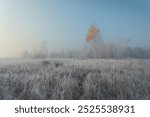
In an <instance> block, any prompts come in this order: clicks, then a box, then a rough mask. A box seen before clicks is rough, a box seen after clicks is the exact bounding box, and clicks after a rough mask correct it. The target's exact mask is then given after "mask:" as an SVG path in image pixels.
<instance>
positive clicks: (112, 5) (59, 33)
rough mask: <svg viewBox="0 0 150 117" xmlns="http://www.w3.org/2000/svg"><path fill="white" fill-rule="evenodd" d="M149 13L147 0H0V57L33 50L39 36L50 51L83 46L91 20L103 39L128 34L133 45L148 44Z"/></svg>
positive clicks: (39, 39)
mask: <svg viewBox="0 0 150 117" xmlns="http://www.w3.org/2000/svg"><path fill="white" fill-rule="evenodd" d="M149 14H150V2H149V1H148V0H132V1H131V0H126V1H120V0H113V1H112V0H94V1H90V0H87V1H86V2H85V1H81V0H75V1H70V0H64V1H61V0H46V1H43V0H24V1H22V0H0V57H14V56H19V55H20V54H21V53H22V51H25V50H28V51H36V50H37V49H38V48H39V45H40V42H41V41H42V40H46V41H47V43H48V48H49V52H53V51H61V50H62V49H68V48H69V49H70V48H80V47H83V45H84V43H85V38H86V33H87V29H88V27H89V26H90V25H91V24H92V23H94V24H96V26H97V27H98V28H100V30H101V33H102V35H103V36H104V37H105V40H106V41H118V40H120V39H122V38H130V39H131V40H132V44H133V45H147V44H148V43H150V35H149V34H150V15H149ZM89 36H90V38H88V40H91V39H93V38H94V37H95V33H90V35H89ZM88 40H87V41H88ZM71 43H73V44H71Z"/></svg>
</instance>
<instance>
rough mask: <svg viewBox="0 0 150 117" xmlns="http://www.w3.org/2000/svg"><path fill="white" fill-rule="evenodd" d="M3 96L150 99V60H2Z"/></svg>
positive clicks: (0, 88)
mask: <svg viewBox="0 0 150 117" xmlns="http://www.w3.org/2000/svg"><path fill="white" fill-rule="evenodd" d="M0 99H13V100H15V99H19V100H20V99H21V100H22V99H25V100H26V99H27V100H28V99H32V100H34V99H40V100H42V99H46V100H49V99H50V100H51V99H58V100H60V99H70V100H72V99H77V100H78V99H79V100H80V99H96V100H101V99H103V100H105V99H129V100H130V99H150V60H143V59H125V60H115V59H85V60H84V59H49V60H44V59H43V60H42V59H41V60H0Z"/></svg>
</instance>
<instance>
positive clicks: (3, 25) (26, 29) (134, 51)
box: [0, 0, 150, 100]
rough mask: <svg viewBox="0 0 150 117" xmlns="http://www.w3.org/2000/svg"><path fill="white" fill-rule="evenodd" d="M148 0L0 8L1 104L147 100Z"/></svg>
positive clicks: (29, 2) (27, 0) (8, 0)
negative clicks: (2, 101) (9, 101)
mask: <svg viewBox="0 0 150 117" xmlns="http://www.w3.org/2000/svg"><path fill="white" fill-rule="evenodd" d="M149 14H150V2H149V1H148V0H132V1H131V0H125V1H119V0H113V1H111V0H94V1H92V0H91V1H90V0H87V1H86V2H85V1H81V0H75V1H69V0H64V1H63V2H62V1H60V0H49V1H41V0H36V1H34V0H24V1H20V0H14V1H12V0H1V1H0V99H1V100H6V99H8V100H37V99H38V100H64V99H66V100H101V99H102V100H105V99H107V100H147V99H148V100H149V99H150V15H149Z"/></svg>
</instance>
